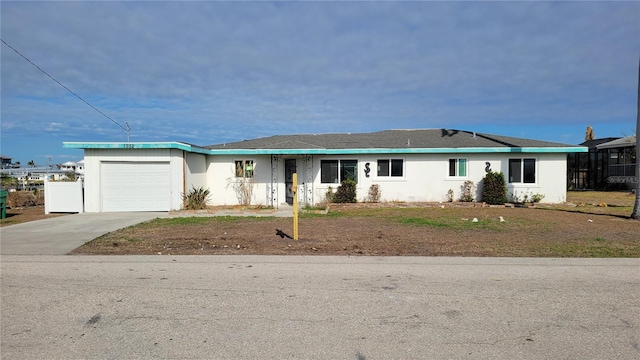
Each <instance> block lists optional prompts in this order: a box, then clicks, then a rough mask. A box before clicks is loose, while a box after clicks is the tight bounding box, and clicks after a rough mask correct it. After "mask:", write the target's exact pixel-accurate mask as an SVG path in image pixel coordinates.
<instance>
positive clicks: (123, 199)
mask: <svg viewBox="0 0 640 360" xmlns="http://www.w3.org/2000/svg"><path fill="white" fill-rule="evenodd" d="M65 147H69V148H80V149H84V161H85V175H84V211H85V212H89V213H96V212H127V211H163V212H164V211H173V210H179V209H180V208H181V207H182V194H184V193H185V192H186V191H187V189H190V188H191V187H207V184H206V181H207V177H206V172H207V161H206V153H207V152H208V150H207V149H202V148H198V147H193V146H191V145H189V144H184V143H176V142H169V143H65Z"/></svg>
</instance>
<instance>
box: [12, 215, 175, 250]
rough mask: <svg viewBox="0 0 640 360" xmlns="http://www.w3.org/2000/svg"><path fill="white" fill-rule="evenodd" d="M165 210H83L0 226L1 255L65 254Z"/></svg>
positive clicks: (155, 216) (160, 216)
mask: <svg viewBox="0 0 640 360" xmlns="http://www.w3.org/2000/svg"><path fill="white" fill-rule="evenodd" d="M168 216H169V215H168V214H167V213H166V212H129V213H84V214H74V215H67V216H60V217H55V218H50V219H45V220H38V221H32V222H27V223H23V224H16V225H10V226H4V227H2V228H0V254H2V255H64V254H67V253H68V252H70V251H71V250H73V249H75V248H77V247H78V246H81V245H83V244H84V243H86V242H88V241H91V240H93V239H95V238H97V237H98V236H101V235H104V234H106V233H108V232H111V231H115V230H118V229H121V228H124V227H127V226H131V225H135V224H138V223H141V222H143V221H148V220H152V219H155V218H165V217H168Z"/></svg>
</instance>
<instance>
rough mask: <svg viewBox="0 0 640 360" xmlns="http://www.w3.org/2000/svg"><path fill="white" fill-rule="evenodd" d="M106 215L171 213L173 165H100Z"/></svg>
mask: <svg viewBox="0 0 640 360" xmlns="http://www.w3.org/2000/svg"><path fill="white" fill-rule="evenodd" d="M100 174H101V175H100V180H101V181H100V183H101V186H100V192H101V204H102V211H104V212H120V211H169V210H170V207H171V167H170V166H169V162H168V161H167V162H138V161H136V162H124V161H123V162H108V161H102V162H101V163H100Z"/></svg>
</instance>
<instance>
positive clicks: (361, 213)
mask: <svg viewBox="0 0 640 360" xmlns="http://www.w3.org/2000/svg"><path fill="white" fill-rule="evenodd" d="M594 194H604V195H601V196H595V197H594ZM634 199H635V197H634V196H631V195H629V194H625V193H592V194H587V193H576V194H574V193H572V196H571V197H570V198H569V200H570V201H569V203H568V204H563V205H558V206H553V207H543V206H538V207H536V208H517V207H516V208H505V207H497V208H494V207H481V206H479V205H478V204H476V206H469V205H468V204H456V203H453V204H420V206H417V204H403V203H382V204H349V205H332V206H331V209H330V211H329V213H328V214H326V215H316V214H304V215H302V216H301V218H300V223H299V224H300V225H299V226H300V231H299V234H300V240H293V239H290V238H287V237H280V236H277V235H276V231H277V229H279V230H282V231H283V232H284V233H285V234H287V235H290V236H293V231H292V226H293V225H292V219H291V218H272V217H267V216H262V217H248V218H247V217H175V218H171V219H156V220H154V221H151V222H147V223H144V224H140V225H137V226H133V227H130V228H126V229H122V230H119V231H116V232H113V233H110V234H107V235H105V236H103V237H100V238H98V239H96V240H94V241H92V242H90V243H88V244H86V245H85V246H82V247H80V248H78V249H76V250H75V251H74V253H75V254H158V255H177V254H202V255H204V254H258V255H267V254H294V255H401V256H533V257H538V256H547V257H640V221H634V220H630V219H629V218H628V216H629V215H630V213H631V211H632V205H633V200H634ZM605 202H606V204H605ZM598 205H600V206H598ZM605 205H606V206H605ZM500 217H502V219H503V220H504V221H501V219H500Z"/></svg>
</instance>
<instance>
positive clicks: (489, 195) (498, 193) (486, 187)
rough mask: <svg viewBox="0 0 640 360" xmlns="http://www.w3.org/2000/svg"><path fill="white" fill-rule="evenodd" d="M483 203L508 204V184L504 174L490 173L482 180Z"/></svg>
mask: <svg viewBox="0 0 640 360" xmlns="http://www.w3.org/2000/svg"><path fill="white" fill-rule="evenodd" d="M482 201H484V202H486V203H487V204H489V205H500V204H504V203H505V202H507V183H506V181H505V180H504V174H503V173H502V172H494V171H489V172H488V173H487V175H485V177H484V179H483V180H482Z"/></svg>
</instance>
